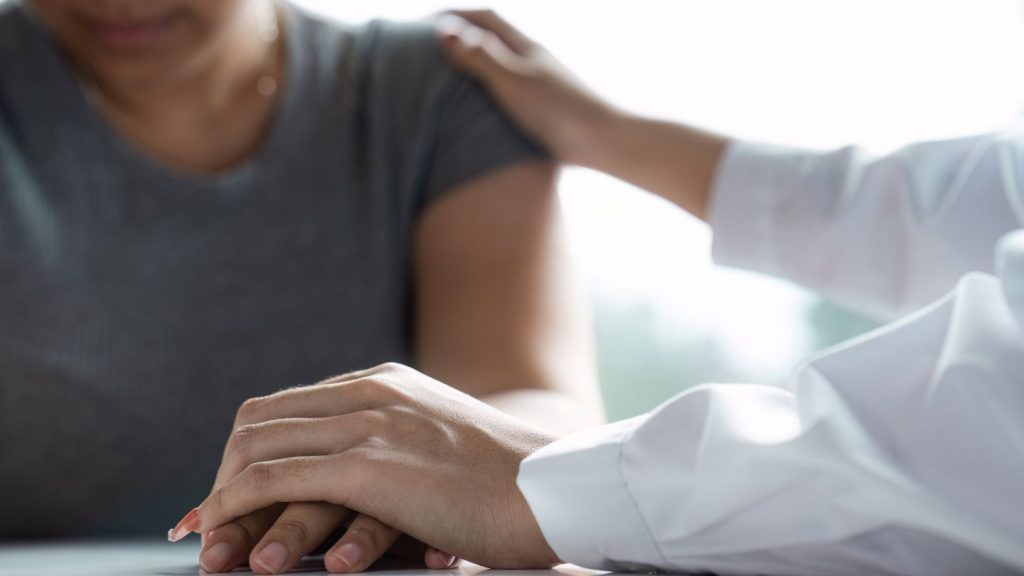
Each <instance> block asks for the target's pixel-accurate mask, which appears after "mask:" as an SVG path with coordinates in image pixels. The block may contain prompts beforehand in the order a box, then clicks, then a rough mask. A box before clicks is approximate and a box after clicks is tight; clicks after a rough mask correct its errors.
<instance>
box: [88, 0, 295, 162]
mask: <svg viewBox="0 0 1024 576" xmlns="http://www.w3.org/2000/svg"><path fill="white" fill-rule="evenodd" d="M256 4H259V3H258V2H257V3H253V5H256ZM267 6H270V9H271V10H274V7H273V5H272V4H269V3H268V4H267ZM248 12H251V13H247V14H246V15H245V17H244V18H239V19H238V21H237V23H236V24H234V25H233V26H232V29H229V30H226V31H225V32H224V34H223V37H222V38H220V39H219V40H218V41H217V42H215V43H214V45H213V46H212V47H211V48H210V50H209V54H204V55H200V57H198V58H196V60H195V62H194V63H193V64H192V65H190V66H188V67H185V69H182V70H180V71H179V72H178V73H177V74H175V75H171V76H168V75H164V74H157V75H155V77H153V78H152V79H150V80H148V81H141V82H140V81H138V79H134V80H133V79H129V78H118V77H116V76H114V77H104V76H103V75H102V74H95V75H92V76H87V78H90V79H92V82H93V91H94V92H95V96H96V97H95V98H94V104H95V105H96V107H97V108H98V109H99V111H100V112H101V113H102V115H103V116H105V117H106V119H107V120H108V121H109V122H110V123H111V125H112V126H114V128H115V129H116V130H117V131H118V132H119V133H120V134H121V136H122V137H123V138H125V139H126V140H128V141H130V142H132V143H133V144H135V145H136V146H137V147H138V148H140V149H142V150H143V151H144V152H146V153H147V154H148V155H150V156H151V157H153V158H154V159H155V160H157V161H158V162H162V163H165V164H169V165H171V166H173V167H176V168H179V169H186V170H189V171H194V172H200V173H214V172H219V171H222V170H225V169H227V168H230V167H232V166H234V165H236V164H238V163H240V162H241V161H243V160H244V159H245V158H247V157H248V156H249V155H250V154H251V153H252V152H253V151H255V149H256V148H257V147H258V145H259V144H260V143H261V142H262V137H263V136H264V134H265V132H266V128H267V126H269V123H270V119H271V117H272V115H273V111H274V109H275V106H274V104H275V103H276V101H277V97H278V92H280V90H278V88H277V87H278V86H279V84H280V83H281V79H282V77H283V75H284V74H283V65H284V62H283V60H284V58H283V42H284V40H283V39H281V38H280V37H279V36H280V35H279V34H277V33H276V22H277V19H276V14H275V13H272V15H273V16H272V17H273V22H272V24H271V25H268V24H267V23H266V22H265V20H267V17H266V16H263V17H262V18H261V15H260V14H259V13H258V11H257V10H255V9H253V10H249V11H248Z"/></svg>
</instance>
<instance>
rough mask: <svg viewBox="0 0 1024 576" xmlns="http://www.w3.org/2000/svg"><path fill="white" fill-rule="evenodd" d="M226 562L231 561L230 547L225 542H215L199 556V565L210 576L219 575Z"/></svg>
mask: <svg viewBox="0 0 1024 576" xmlns="http://www.w3.org/2000/svg"><path fill="white" fill-rule="evenodd" d="M228 560H231V545H230V544H228V543H227V542H217V543H216V544H214V545H213V546H211V547H210V549H209V550H207V551H205V552H203V553H202V554H200V555H199V565H200V566H202V568H203V570H204V571H206V572H209V573H211V574H220V573H221V572H223V571H224V568H226V567H227V564H228Z"/></svg>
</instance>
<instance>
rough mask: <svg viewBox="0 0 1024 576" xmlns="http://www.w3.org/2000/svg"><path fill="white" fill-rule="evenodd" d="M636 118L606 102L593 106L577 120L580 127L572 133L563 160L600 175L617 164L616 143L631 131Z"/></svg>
mask: <svg viewBox="0 0 1024 576" xmlns="http://www.w3.org/2000/svg"><path fill="white" fill-rule="evenodd" d="M636 121H637V118H636V117H635V116H634V115H632V114H630V113H628V112H625V111H623V110H621V109H619V108H616V107H614V106H612V105H610V104H607V103H605V102H600V101H597V102H593V103H591V106H589V109H588V111H587V112H586V113H584V114H580V115H578V117H577V120H576V123H577V124H578V125H577V126H576V128H575V129H574V130H572V138H571V141H570V144H569V145H568V146H566V147H565V148H566V150H565V153H564V154H562V156H563V160H565V161H567V162H570V163H572V164H575V165H577V166H581V167H583V168H590V169H592V170H597V171H601V172H606V171H607V167H608V166H609V165H610V164H611V163H612V162H613V161H614V157H615V155H616V154H617V152H616V151H615V148H616V142H617V141H618V139H619V138H621V137H622V136H623V135H624V134H627V133H628V132H629V131H630V128H631V126H632V125H633V124H635V122H636Z"/></svg>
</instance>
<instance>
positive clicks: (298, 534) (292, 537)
mask: <svg viewBox="0 0 1024 576" xmlns="http://www.w3.org/2000/svg"><path fill="white" fill-rule="evenodd" d="M273 531H274V534H275V536H276V537H277V538H279V539H281V540H284V541H286V542H293V543H296V544H305V543H307V542H309V541H310V539H311V537H312V530H310V527H309V525H308V524H307V523H306V522H305V521H304V520H302V519H300V518H281V519H280V520H278V521H277V524H275V525H274V530H273Z"/></svg>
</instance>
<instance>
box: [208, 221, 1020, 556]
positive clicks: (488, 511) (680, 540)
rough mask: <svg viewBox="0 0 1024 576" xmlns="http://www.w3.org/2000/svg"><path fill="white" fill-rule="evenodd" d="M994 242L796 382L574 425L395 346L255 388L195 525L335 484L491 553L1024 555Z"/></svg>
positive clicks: (1016, 294)
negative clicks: (292, 381) (347, 371)
mask: <svg viewBox="0 0 1024 576" xmlns="http://www.w3.org/2000/svg"><path fill="white" fill-rule="evenodd" d="M1001 250H1002V262H1003V263H1004V264H1003V266H1002V270H1001V274H1000V279H997V278H995V277H992V276H988V275H984V274H972V275H969V276H967V277H966V278H965V279H964V280H962V281H961V282H960V283H959V285H958V287H957V289H956V291H955V292H954V293H952V294H950V295H949V296H948V297H946V298H944V299H942V300H941V301H939V302H937V303H936V304H934V305H933V306H931V307H929V308H927V309H925V310H923V311H921V312H920V313H918V314H915V315H914V316H912V317H910V318H908V319H906V320H905V321H903V322H900V323H897V324H894V325H892V326H890V327H888V328H885V329H882V330H880V331H878V332H876V333H873V334H871V335H869V336H866V337H864V338H863V339H861V340H859V341H856V342H853V343H851V344H849V345H847V346H844V347H841V348H837V349H835V350H833V351H830V352H828V353H826V354H824V355H822V356H819V357H818V358H815V359H813V360H812V361H810V362H809V363H808V364H807V365H806V366H804V367H803V368H801V369H800V370H799V371H798V373H797V374H796V376H795V377H794V381H793V392H788V391H784V390H779V389H777V388H773V387H766V386H755V385H708V386H703V387H699V388H697V389H694V390H691V391H688V392H685V393H683V394H681V395H680V396H678V397H676V398H675V399H673V400H670V401H668V402H666V403H665V404H664V405H662V406H661V407H659V408H658V409H657V410H655V411H653V412H652V413H650V414H647V415H644V416H640V417H638V418H634V419H632V420H627V421H624V422H619V423H615V424H610V425H607V426H603V427H600V428H596V429H592V430H590V431H587V432H582V433H579V434H576V435H573V436H569V437H566V438H563V439H561V440H557V439H556V437H554V436H551V435H548V434H545V433H543V432H540V431H538V430H537V429H534V428H532V427H530V426H528V425H526V424H524V423H522V422H520V421H517V420H515V419H512V418H509V417H508V416H506V415H504V414H502V413H501V412H499V411H497V410H494V409H493V408H490V407H488V406H486V405H485V404H482V403H480V402H479V401H476V400H474V399H472V398H470V397H469V396H466V395H464V394H462V393H460V392H458V391H456V390H454V389H452V388H449V387H447V386H445V385H443V384H441V383H440V382H437V381H436V380H433V379H431V378H428V377H426V376H424V375H422V374H420V373H418V372H415V371H414V370H411V369H408V368H405V367H401V366H394V365H390V366H383V367H380V368H377V369H374V370H369V371H366V372H361V373H356V374H351V375H347V376H343V377H340V378H336V379H332V380H330V381H327V382H325V383H323V384H320V385H317V386H313V387H308V388H299V389H293V390H288V391H285V392H281V393H278V394H274V395H272V396H269V397H265V398H260V399H255V400H253V401H250V402H249V403H247V404H246V406H245V407H243V413H244V414H246V415H247V417H248V418H250V419H252V420H254V421H260V422H263V423H262V424H259V425H257V426H252V427H244V428H242V429H240V430H239V431H236V434H235V436H233V437H232V441H231V442H230V443H229V448H228V451H227V453H226V455H225V456H226V457H225V466H226V468H227V470H228V474H227V475H228V476H231V477H232V480H231V481H230V482H227V483H226V484H225V485H224V486H223V487H221V488H220V489H219V490H217V491H215V492H214V493H213V494H211V496H210V497H209V498H208V499H207V500H206V501H205V502H203V504H202V505H201V506H200V507H199V512H198V513H197V514H195V515H194V516H193V517H192V518H190V520H189V528H190V529H197V530H200V531H203V532H207V531H209V530H213V529H215V528H217V527H218V526H219V525H221V524H223V523H224V522H226V521H229V520H231V519H232V518H235V517H238V516H241V515H244V514H246V513H248V512H251V511H253V510H258V509H260V508H262V507H264V506H267V505H269V504H272V503H275V502H305V501H329V502H334V503H336V504H341V505H344V506H347V507H349V508H351V509H353V510H358V511H360V512H362V513H364V514H368V515H370V516H373V517H375V518H380V519H381V520H382V521H384V522H386V523H387V524H388V525H391V526H395V527H396V528H397V529H399V530H401V531H403V532H405V533H407V534H409V535H411V536H413V537H416V538H418V539H420V540H422V541H424V542H426V543H428V544H430V545H432V546H435V547H437V548H439V549H443V550H447V551H450V552H452V553H453V554H456V555H458V556H460V557H463V558H466V559H468V560H470V561H473V562H477V563H481V564H484V565H488V566H492V567H546V566H550V565H552V564H555V563H557V562H559V561H570V562H575V563H577V564H580V565H583V566H586V567H591V568H600V569H610V570H622V569H625V570H649V569H651V568H658V569H662V570H673V571H677V570H681V571H693V570H697V571H715V572H723V573H734V574H762V573H778V574H816V575H817V574H841V575H845V574H850V575H853V574H863V573H884V574H899V575H922V576H923V575H926V574H927V575H946V574H948V575H954V574H1012V573H1019V572H1020V571H1021V570H1024V553H1022V549H1021V547H1020V545H1019V538H1020V534H1021V533H1022V532H1024V523H1022V522H1024V521H1022V518H1021V516H1020V514H1019V511H1020V510H1021V509H1022V508H1024V501H1022V499H1021V498H1022V496H1021V491H1020V486H1021V484H1022V482H1024V460H1022V459H1021V458H1020V447H1021V445H1022V442H1024V427H1022V425H1021V421H1020V418H1019V415H1020V414H1021V413H1022V412H1024V393H1022V390H1021V387H1020V382H1019V375H1020V374H1021V373H1024V324H1022V321H1024V300H1022V297H1024V291H1022V290H1021V286H1022V285H1024V267H1022V264H1024V236H1021V233H1018V234H1017V235H1015V236H1011V237H1008V238H1007V239H1006V240H1005V241H1004V242H1003V243H1002V249H1001ZM517 481H518V485H517Z"/></svg>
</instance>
